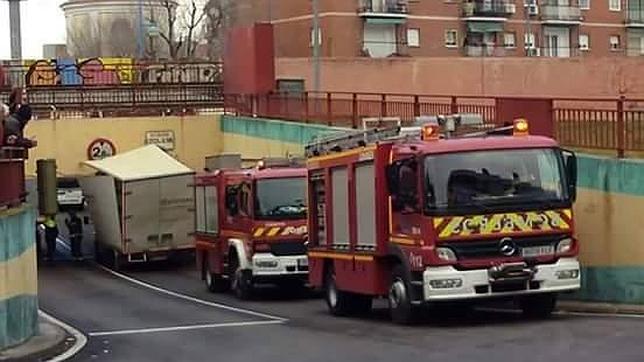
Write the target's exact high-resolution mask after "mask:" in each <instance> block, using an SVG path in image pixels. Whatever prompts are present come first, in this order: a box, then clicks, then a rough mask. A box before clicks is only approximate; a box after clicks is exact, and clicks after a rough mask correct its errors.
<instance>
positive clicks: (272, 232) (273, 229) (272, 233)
mask: <svg viewBox="0 0 644 362" xmlns="http://www.w3.org/2000/svg"><path fill="white" fill-rule="evenodd" d="M279 231H280V228H278V227H277V228H272V229H270V230H269V231H268V234H266V236H269V237H270V236H275V235H277V233H278V232H279Z"/></svg>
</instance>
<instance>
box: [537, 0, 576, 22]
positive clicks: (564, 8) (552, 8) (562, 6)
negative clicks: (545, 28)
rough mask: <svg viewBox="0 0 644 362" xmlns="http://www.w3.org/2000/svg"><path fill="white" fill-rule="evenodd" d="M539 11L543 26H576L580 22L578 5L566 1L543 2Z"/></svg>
mask: <svg viewBox="0 0 644 362" xmlns="http://www.w3.org/2000/svg"><path fill="white" fill-rule="evenodd" d="M540 10H541V21H542V22H543V23H544V24H560V25H576V24H579V23H581V21H582V17H581V9H580V8H579V4H573V3H569V2H568V1H554V0H553V1H545V2H544V3H543V4H541V6H540Z"/></svg>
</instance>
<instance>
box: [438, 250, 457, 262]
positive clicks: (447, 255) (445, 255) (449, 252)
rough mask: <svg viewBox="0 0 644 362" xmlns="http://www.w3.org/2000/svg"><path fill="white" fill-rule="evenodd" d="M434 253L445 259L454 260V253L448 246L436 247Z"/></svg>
mask: <svg viewBox="0 0 644 362" xmlns="http://www.w3.org/2000/svg"><path fill="white" fill-rule="evenodd" d="M436 255H437V256H438V258H439V259H441V260H445V261H456V254H454V251H453V250H452V249H450V248H436Z"/></svg>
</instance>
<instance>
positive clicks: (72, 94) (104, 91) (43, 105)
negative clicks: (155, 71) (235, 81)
mask: <svg viewBox="0 0 644 362" xmlns="http://www.w3.org/2000/svg"><path fill="white" fill-rule="evenodd" d="M27 94H28V102H29V104H30V105H31V107H32V109H33V110H34V112H35V114H36V115H38V116H40V117H55V118H58V117H67V116H80V115H85V116H87V115H102V116H107V115H112V116H121V115H128V116H130V115H158V114H159V113H163V114H184V113H191V112H196V111H197V110H199V109H204V108H206V109H212V108H222V107H223V101H224V98H223V85H222V84H220V83H217V84H207V83H206V84H122V85H117V86H111V85H104V86H64V87H63V86H50V87H44V86H38V87H29V88H27ZM8 96H9V90H8V89H5V90H0V102H6V101H7V98H8Z"/></svg>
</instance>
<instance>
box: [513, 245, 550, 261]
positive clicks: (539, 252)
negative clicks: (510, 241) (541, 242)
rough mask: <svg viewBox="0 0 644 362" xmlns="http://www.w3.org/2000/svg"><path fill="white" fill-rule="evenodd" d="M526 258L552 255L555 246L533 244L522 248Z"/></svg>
mask: <svg viewBox="0 0 644 362" xmlns="http://www.w3.org/2000/svg"><path fill="white" fill-rule="evenodd" d="M521 253H522V255H523V257H524V258H534V257H536V256H543V255H552V254H554V253H555V247H554V246H552V245H548V246H531V247H527V248H523V249H521Z"/></svg>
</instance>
